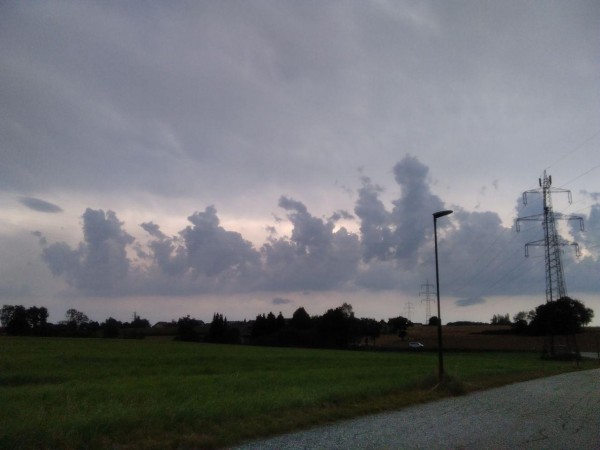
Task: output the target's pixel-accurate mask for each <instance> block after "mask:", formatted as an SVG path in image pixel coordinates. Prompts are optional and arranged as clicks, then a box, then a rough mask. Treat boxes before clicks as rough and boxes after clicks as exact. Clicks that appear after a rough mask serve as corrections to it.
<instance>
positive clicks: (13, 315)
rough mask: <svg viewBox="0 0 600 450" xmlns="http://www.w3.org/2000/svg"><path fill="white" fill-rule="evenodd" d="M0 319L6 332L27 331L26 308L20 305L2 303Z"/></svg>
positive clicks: (18, 333) (20, 332)
mask: <svg viewBox="0 0 600 450" xmlns="http://www.w3.org/2000/svg"><path fill="white" fill-rule="evenodd" d="M0 321H1V322H2V326H3V327H4V328H6V333H7V334H11V335H25V334H28V333H29V323H28V321H27V310H26V309H25V307H24V306H22V305H14V306H13V305H4V306H3V307H2V310H1V311H0Z"/></svg>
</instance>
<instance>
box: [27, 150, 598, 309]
mask: <svg viewBox="0 0 600 450" xmlns="http://www.w3.org/2000/svg"><path fill="white" fill-rule="evenodd" d="M394 175H395V178H396V181H397V183H398V185H399V187H400V196H399V198H398V199H396V200H393V201H391V204H390V206H391V208H390V209H389V210H388V209H387V208H386V206H385V204H384V203H383V201H382V200H381V199H380V195H381V194H382V192H383V191H382V188H380V187H379V186H378V185H377V184H375V183H374V182H372V181H371V180H370V179H369V178H366V177H363V178H362V180H361V182H362V187H361V188H360V189H359V190H358V194H357V198H356V203H355V208H354V213H355V214H356V218H357V220H358V222H359V232H358V233H356V232H352V231H349V230H347V229H346V228H344V227H337V222H338V221H339V220H341V219H349V218H350V217H351V216H350V214H348V213H344V212H342V210H336V212H334V213H333V214H331V215H329V218H321V217H317V216H315V215H313V214H311V212H310V211H309V209H308V207H307V206H306V205H305V204H304V203H303V202H301V201H299V200H296V199H294V198H292V197H289V196H282V197H280V198H279V201H278V205H279V207H280V208H281V209H282V210H283V211H284V212H285V219H281V220H278V221H277V223H276V225H275V226H272V227H269V237H268V238H267V240H266V242H265V243H264V244H263V245H262V246H261V247H260V248H259V249H257V248H254V247H253V245H252V243H251V242H250V241H248V240H246V239H244V237H243V236H242V235H241V234H240V233H238V232H234V231H230V230H227V229H225V228H224V227H223V226H222V225H221V221H220V219H219V216H218V213H217V210H216V208H215V207H214V206H208V207H206V208H205V209H204V210H203V211H199V212H195V213H193V214H191V215H190V216H189V217H188V222H189V224H188V225H187V226H186V227H184V228H183V229H182V230H180V231H179V232H178V233H176V234H175V235H174V236H168V235H166V234H165V233H164V232H163V231H162V230H161V228H160V226H159V225H158V224H155V223H154V222H145V223H142V224H141V225H140V227H141V228H142V229H143V230H145V231H146V232H147V233H148V237H149V239H148V240H147V241H142V240H138V241H134V239H133V237H132V236H131V235H129V234H128V233H127V232H126V231H125V230H124V228H123V225H124V224H123V223H122V222H120V221H119V219H118V218H117V216H116V214H115V213H114V212H112V211H107V212H104V211H103V210H93V209H89V208H88V209H87V210H86V211H85V213H84V214H83V216H82V219H83V222H82V225H83V240H82V242H81V243H80V244H79V245H78V246H76V247H75V248H71V247H70V246H69V245H68V244H66V243H64V242H57V243H53V244H50V245H48V244H47V242H46V240H45V238H44V236H43V235H42V233H41V232H34V233H33V235H34V236H36V237H37V238H38V240H39V244H40V245H41V246H42V258H43V260H44V261H45V262H46V264H47V266H48V267H49V269H50V271H51V273H52V274H53V275H55V276H57V277H61V278H63V279H64V280H65V281H66V282H67V283H68V284H69V285H70V286H72V287H73V288H74V289H77V290H79V291H82V292H99V291H102V292H110V293H112V294H113V295H128V294H132V293H137V294H174V295H177V294H194V293H217V294H218V293H224V292H253V291H263V292H268V291H271V292H273V291H276V292H311V291H330V290H341V291H344V290H349V289H354V290H355V289H365V290H367V291H383V290H399V291H404V292H412V291H414V290H415V289H416V288H417V287H418V286H419V285H420V284H421V283H422V282H423V281H424V280H425V279H427V278H430V279H431V277H432V276H433V270H434V259H433V243H432V239H433V237H432V233H433V226H432V225H433V224H432V212H434V211H436V210H440V209H444V208H445V204H444V202H443V201H442V200H441V199H440V198H439V197H438V196H437V195H435V194H433V193H432V192H431V190H430V181H429V180H428V168H427V166H425V165H424V164H423V163H421V162H420V161H419V160H418V159H417V158H415V157H413V156H407V157H405V158H403V159H402V160H401V161H400V162H399V163H398V164H396V165H395V166H394ZM535 206H540V205H539V202H530V203H528V205H527V207H525V206H524V205H522V204H520V206H518V212H520V213H523V212H524V210H525V209H527V210H528V212H529V213H537V211H535V210H534V207H535ZM453 208H454V214H453V215H452V216H449V217H448V218H446V219H445V220H444V221H443V223H440V227H439V230H440V232H439V246H440V266H441V271H440V272H441V282H442V284H443V286H444V287H443V290H444V294H445V295H452V296H455V297H458V300H457V301H456V305H457V306H461V307H468V306H471V305H476V304H480V303H483V302H485V300H484V298H485V296H488V295H499V294H519V293H532V292H543V283H544V266H543V264H542V263H541V262H540V258H533V257H531V258H524V255H523V245H524V244H525V243H526V242H528V241H531V240H535V239H539V236H538V234H539V233H540V231H541V227H540V226H539V224H538V223H534V225H535V226H531V227H529V228H527V227H523V228H522V232H521V233H517V232H516V230H515V229H514V227H511V228H507V227H505V226H503V224H502V220H501V219H500V217H499V216H498V214H497V213H495V212H491V211H475V212H472V211H467V210H465V209H463V208H462V207H460V206H453ZM535 216H536V214H533V217H535ZM599 217H600V207H599V206H598V205H595V206H594V207H593V208H592V210H591V212H590V216H589V217H587V218H586V220H587V221H588V222H589V224H590V225H591V226H592V227H597V226H598V223H600V219H598V218H599ZM284 220H287V221H289V223H290V224H291V232H290V233H289V235H280V234H279V232H278V231H279V230H278V229H277V227H279V226H281V225H282V222H283V221H284ZM597 222H598V223H597ZM573 234H574V236H575V237H576V238H578V239H582V243H583V244H584V245H585V247H586V248H587V249H589V251H588V252H587V253H586V254H585V257H584V258H582V259H581V260H579V261H578V262H577V263H576V264H573V263H570V261H569V264H567V269H566V271H565V273H566V274H567V275H568V277H569V278H572V279H573V280H574V282H576V283H577V285H579V286H587V287H589V288H592V287H593V286H592V285H590V282H589V280H592V279H595V278H594V277H595V275H594V274H595V273H596V272H597V268H598V257H597V247H598V242H597V238H596V237H595V234H592V235H590V236H588V235H586V234H585V233H581V232H579V231H573ZM135 257H137V259H135ZM542 262H543V260H542ZM290 302H291V301H290V300H288V299H286V298H285V297H276V298H274V299H273V304H279V305H283V304H287V303H290Z"/></svg>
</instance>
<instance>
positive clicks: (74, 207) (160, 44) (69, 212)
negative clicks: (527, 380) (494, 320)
mask: <svg viewBox="0 0 600 450" xmlns="http://www.w3.org/2000/svg"><path fill="white" fill-rule="evenodd" d="M0 67H2V70H0V137H1V139H0V146H1V147H0V249H1V251H0V303H1V304H23V305H27V306H32V305H38V306H45V307H47V308H48V309H49V310H50V313H51V317H50V319H51V320H53V321H58V320H61V319H62V318H63V317H64V313H65V311H66V310H67V309H68V308H71V307H75V308H77V309H79V310H81V311H83V312H85V313H87V314H88V315H89V316H90V317H91V318H93V319H95V320H98V321H103V320H104V319H106V318H107V317H108V316H113V317H116V318H118V319H120V320H130V319H131V317H132V316H133V313H134V311H135V312H137V313H138V314H139V315H141V316H142V317H146V318H148V319H149V320H151V321H152V322H154V321H157V320H171V319H177V318H179V317H181V316H184V315H186V314H190V315H191V316H194V317H197V318H200V319H203V320H210V318H211V317H212V314H213V313H214V312H221V313H223V314H225V315H226V316H227V317H228V318H229V319H230V320H236V319H244V318H247V319H253V318H254V317H255V316H256V314H259V313H265V312H269V311H274V312H276V313H277V312H279V311H282V312H283V314H284V315H286V316H291V314H292V312H293V311H294V310H295V309H297V308H298V307H300V306H303V307H305V308H306V309H307V311H308V312H309V313H310V314H322V313H323V312H325V310H326V309H327V308H330V307H334V306H339V305H340V304H341V303H342V302H344V301H347V302H349V303H351V304H352V305H353V307H354V310H355V312H356V313H357V315H358V316H361V317H374V318H377V319H382V318H383V319H386V318H388V317H394V316H397V315H399V314H402V315H407V314H408V313H410V314H411V315H412V319H413V320H414V321H424V320H425V305H424V303H423V302H422V300H423V298H424V296H419V292H420V291H421V290H422V289H421V285H422V284H426V283H427V282H428V281H429V283H434V282H435V266H434V252H433V220H432V213H433V212H435V211H438V210H441V209H453V210H454V214H452V215H451V216H448V217H444V218H441V219H440V220H439V222H438V224H439V232H440V250H439V251H440V277H441V281H440V288H441V292H442V302H443V305H442V317H443V319H444V321H451V320H482V321H488V320H489V319H490V318H491V316H492V315H493V314H495V313H503V314H504V313H510V314H511V315H512V314H514V313H516V312H518V311H520V310H529V309H531V308H533V307H534V306H536V305H538V304H541V303H543V302H544V301H545V287H544V258H543V249H542V248H533V247H532V248H531V249H530V250H531V255H530V257H529V258H525V257H524V248H523V246H524V244H525V243H526V242H529V241H535V240H538V239H541V238H542V236H543V230H542V227H541V225H540V224H539V223H526V224H524V225H523V227H522V230H521V232H520V233H517V232H516V230H515V229H514V226H513V221H514V219H515V218H516V217H518V216H530V215H534V214H538V213H541V202H540V196H539V195H538V196H536V195H535V194H532V195H530V196H529V198H528V199H529V200H530V201H529V202H528V205H527V206H526V207H525V206H523V205H522V203H520V202H521V194H522V192H523V191H526V190H531V189H535V188H537V187H538V178H539V177H541V176H543V172H544V170H547V172H548V173H549V174H551V175H552V178H553V185H554V186H555V187H557V188H563V189H569V190H571V191H572V194H573V203H572V204H569V203H568V196H567V195H566V194H556V195H554V196H553V197H552V201H553V206H554V210H555V211H557V212H558V211H560V212H563V213H564V214H576V215H578V216H581V217H582V218H583V219H584V222H585V231H584V232H580V231H579V228H578V227H576V226H575V225H578V224H576V223H574V222H571V223H570V224H564V226H561V232H562V233H563V237H564V238H565V239H567V240H569V241H577V242H579V244H580V248H581V251H582V256H581V257H580V258H579V259H577V258H575V255H574V251H573V249H572V248H570V247H566V248H565V252H564V254H563V263H564V266H565V278H566V285H567V290H568V292H569V294H571V296H573V297H575V298H579V299H581V300H582V301H584V303H586V304H587V305H588V306H590V307H592V308H594V309H595V310H596V316H597V317H596V319H595V324H600V277H599V272H600V261H599V260H598V257H599V252H600V181H599V180H600V177H599V175H600V152H599V151H598V149H599V147H600V101H599V100H600V95H599V94H600V77H599V75H600V3H598V2H597V1H596V0H589V1H569V2H565V1H528V2H523V1H502V2H498V1H480V0H477V1H443V2H441V1H438V2H428V1H419V2H415V1H400V0H398V1H386V0H377V1H375V0H374V1H335V0H332V1H325V2H324V1H285V0H277V1H274V0H273V1H259V0H252V1H245V0H244V1H242V0H239V1H190V2H186V1H169V2H158V1H156V2H155V1H130V2H112V1H98V2H90V1H81V0H78V1H73V2H70V1H40V2H2V4H1V5H0ZM571 225H573V226H571ZM434 306H435V305H432V307H434Z"/></svg>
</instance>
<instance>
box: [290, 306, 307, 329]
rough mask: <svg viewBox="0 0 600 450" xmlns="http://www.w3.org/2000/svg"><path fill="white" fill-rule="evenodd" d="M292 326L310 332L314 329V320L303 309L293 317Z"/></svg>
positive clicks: (297, 311) (299, 309)
mask: <svg viewBox="0 0 600 450" xmlns="http://www.w3.org/2000/svg"><path fill="white" fill-rule="evenodd" d="M290 326H291V327H292V328H295V329H297V330H308V329H310V328H312V320H311V318H310V316H309V315H308V313H307V312H306V310H305V309H304V308H303V307H300V308H298V309H297V310H296V311H294V314H293V315H292V320H290Z"/></svg>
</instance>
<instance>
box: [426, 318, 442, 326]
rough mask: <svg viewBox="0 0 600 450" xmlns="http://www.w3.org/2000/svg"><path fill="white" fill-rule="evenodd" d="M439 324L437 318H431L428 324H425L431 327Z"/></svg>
mask: <svg viewBox="0 0 600 450" xmlns="http://www.w3.org/2000/svg"><path fill="white" fill-rule="evenodd" d="M439 322H440V319H438V318H437V316H431V317H430V318H429V322H428V323H427V324H428V325H431V326H437V324H438V323H439Z"/></svg>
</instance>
